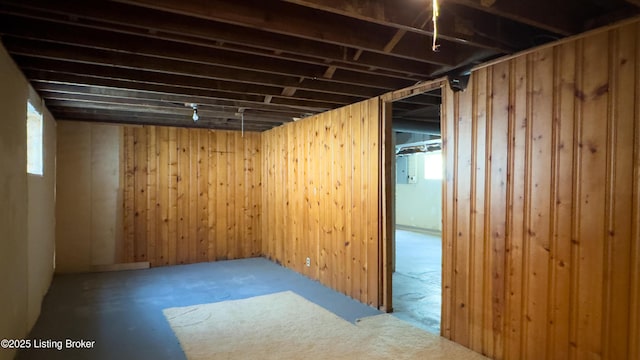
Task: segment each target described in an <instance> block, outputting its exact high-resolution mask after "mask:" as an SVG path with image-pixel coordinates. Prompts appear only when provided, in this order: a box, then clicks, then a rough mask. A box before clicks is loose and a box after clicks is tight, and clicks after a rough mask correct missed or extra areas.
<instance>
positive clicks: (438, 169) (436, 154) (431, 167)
mask: <svg viewBox="0 0 640 360" xmlns="http://www.w3.org/2000/svg"><path fill="white" fill-rule="evenodd" d="M442 172H443V169H442V151H433V152H428V153H425V154H424V178H425V180H442Z"/></svg>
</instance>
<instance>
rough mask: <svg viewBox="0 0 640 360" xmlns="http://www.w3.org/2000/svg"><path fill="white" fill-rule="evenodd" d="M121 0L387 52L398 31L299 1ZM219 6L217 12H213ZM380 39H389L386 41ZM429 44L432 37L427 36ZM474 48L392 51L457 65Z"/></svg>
mask: <svg viewBox="0 0 640 360" xmlns="http://www.w3.org/2000/svg"><path fill="white" fill-rule="evenodd" d="M116 1H117V2H121V3H125V4H130V5H136V6H141V7H145V8H149V9H156V10H161V11H167V12H171V13H176V14H181V15H188V16H193V17H197V18H201V19H206V20H213V21H217V22H223V23H228V24H233V25H240V26H244V27H248V28H252V29H259V30H266V31H269V32H274V33H278V34H282V35H288V36H294V37H300V38H304V39H310V40H321V41H323V42H327V43H330V44H335V45H340V46H346V47H350V48H355V49H363V50H365V51H371V52H377V53H382V54H385V52H384V44H386V43H388V40H390V39H392V38H393V36H394V35H395V31H394V30H393V29H390V28H388V27H385V26H380V25H378V24H374V23H369V22H365V21H352V23H350V21H347V20H346V19H345V18H344V17H340V16H337V15H333V14H330V13H323V18H324V20H323V21H321V22H320V21H316V19H317V16H318V13H317V12H316V11H314V9H309V8H306V7H303V6H297V5H295V4H288V3H284V2H279V1H268V2H265V1H257V0H245V1H236V2H229V1H224V0H210V1H207V2H201V1H196V0H183V1H179V2H178V1H175V0H116ZM212 9H215V11H212ZM379 39H383V40H385V41H386V42H385V43H384V44H383V43H381V42H380V40H379ZM424 43H425V44H427V43H428V39H426V38H425V41H424ZM465 52H470V50H468V49H465V48H455V47H453V46H451V47H449V46H442V51H440V52H438V53H434V52H433V51H431V49H430V47H428V46H415V45H414V46H408V47H402V48H400V47H397V48H396V49H394V51H393V52H392V54H393V55H394V56H397V57H402V58H406V59H412V60H420V61H425V62H430V63H433V64H437V65H444V66H456V65H458V63H457V61H456V59H457V58H459V57H460V56H462V55H463V53H465Z"/></svg>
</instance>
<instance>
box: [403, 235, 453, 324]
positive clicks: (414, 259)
mask: <svg viewBox="0 0 640 360" xmlns="http://www.w3.org/2000/svg"><path fill="white" fill-rule="evenodd" d="M392 285H393V288H392V295H393V296H392V303H393V314H394V315H395V316H396V317H398V318H400V319H402V320H405V321H407V322H409V323H411V324H412V325H414V326H416V327H419V328H422V329H424V330H427V331H429V332H431V333H434V334H438V335H439V334H440V311H441V305H442V240H441V238H440V237H439V236H432V235H427V234H423V233H417V232H411V231H404V230H396V271H395V273H393V279H392Z"/></svg>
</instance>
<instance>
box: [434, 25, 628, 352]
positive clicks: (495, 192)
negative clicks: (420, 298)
mask: <svg viewBox="0 0 640 360" xmlns="http://www.w3.org/2000/svg"><path fill="white" fill-rule="evenodd" d="M639 38H640V26H639V25H638V22H636V23H632V24H626V25H621V26H620V27H618V28H609V29H606V30H603V31H601V32H599V33H592V34H590V35H588V36H586V37H583V38H580V39H575V40H573V41H570V42H564V43H561V44H559V45H556V46H551V47H546V48H542V49H540V50H537V51H534V52H531V53H529V54H526V55H522V56H520V57H516V58H513V59H510V60H507V61H504V62H501V63H496V64H494V65H491V66H488V67H485V68H482V69H479V70H476V71H474V72H473V74H472V78H471V81H470V84H469V88H468V89H467V90H466V91H465V92H463V93H455V94H454V93H453V92H451V90H449V89H448V88H447V89H446V90H445V91H444V94H443V112H442V113H443V117H444V119H443V139H444V141H443V143H444V154H445V155H444V156H445V160H446V162H445V163H446V165H445V166H446V171H445V173H446V181H445V184H444V191H443V198H444V201H443V210H444V211H443V216H444V219H443V220H444V228H443V230H444V231H443V237H444V238H443V245H444V248H443V312H442V317H443V319H442V335H443V336H445V337H448V338H450V339H452V340H454V341H456V342H459V343H461V344H463V345H467V346H469V347H470V348H472V349H474V350H476V351H478V352H482V353H484V354H486V355H488V356H490V357H492V358H496V359H501V358H505V359H570V358H574V359H637V358H638V351H639V350H638V348H639V346H640V345H639V343H640V336H639V332H638V321H639V320H638V317H639V315H638V314H639V313H638V307H639V304H638V301H639V300H638V286H639V285H638V281H639V276H638V272H639V268H638V261H639V260H638V258H639V255H638V252H639V250H638V248H639V247H640V246H639V245H640V244H638V243H639V242H640V235H639V229H638V223H639V222H640V215H639V213H640V195H639V193H640V189H639V185H638V184H639V182H640V181H639V177H640V161H639V157H640V155H639V154H640V130H639V129H640V114H639V113H640V110H639V109H640V107H639V106H638V105H637V103H638V102H639V99H640V74H639V72H640V65H638V58H639V53H640V46H639V42H640V40H639ZM483 150H485V151H486V152H483ZM483 209H484V210H483ZM483 211H484V213H483ZM462 304H465V305H467V304H469V305H470V306H469V308H468V309H465V308H464V307H463V306H462Z"/></svg>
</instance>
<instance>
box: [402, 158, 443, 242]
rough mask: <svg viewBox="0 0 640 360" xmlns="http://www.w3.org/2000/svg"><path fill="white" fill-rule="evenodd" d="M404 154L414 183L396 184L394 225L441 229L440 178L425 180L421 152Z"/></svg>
mask: <svg viewBox="0 0 640 360" xmlns="http://www.w3.org/2000/svg"><path fill="white" fill-rule="evenodd" d="M405 156H407V157H408V158H409V159H408V163H409V164H410V165H409V168H410V170H409V172H410V173H411V167H412V165H411V164H414V165H415V166H416V167H415V172H414V173H415V175H416V183H415V184H396V225H400V226H410V227H414V228H420V229H424V230H429V231H442V180H425V178H424V154H423V153H416V154H411V155H405Z"/></svg>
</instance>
